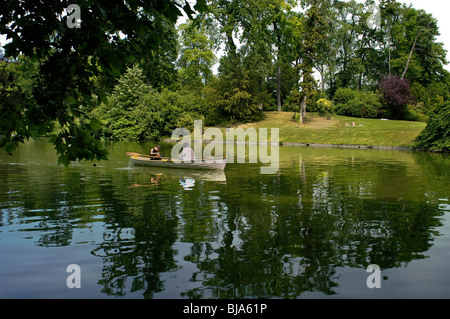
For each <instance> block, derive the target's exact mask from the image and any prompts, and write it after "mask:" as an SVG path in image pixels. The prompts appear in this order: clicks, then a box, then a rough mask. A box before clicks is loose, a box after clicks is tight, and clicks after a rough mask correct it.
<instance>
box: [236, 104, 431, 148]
mask: <svg viewBox="0 0 450 319" xmlns="http://www.w3.org/2000/svg"><path fill="white" fill-rule="evenodd" d="M265 115H266V116H265V119H264V120H261V121H259V122H255V123H246V124H242V125H239V127H242V128H243V129H246V128H249V127H253V128H255V129H259V128H268V129H269V128H279V139H280V140H279V141H280V143H302V144H305V143H310V144H335V145H370V146H393V147H410V146H411V144H412V142H413V141H414V139H415V138H416V137H417V135H419V133H420V132H421V131H422V130H423V129H424V128H425V126H426V123H422V122H409V121H393V120H387V121H386V120H380V119H362V118H354V117H345V116H338V115H334V116H332V118H331V119H329V120H327V119H326V118H324V117H320V116H319V115H318V114H317V113H307V115H306V118H305V123H304V124H300V126H299V125H298V122H296V121H295V120H294V119H293V115H294V114H293V113H291V112H265ZM353 122H355V124H356V126H352V123H353ZM346 124H347V125H348V126H347V125H346Z"/></svg>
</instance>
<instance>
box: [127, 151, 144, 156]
mask: <svg viewBox="0 0 450 319" xmlns="http://www.w3.org/2000/svg"><path fill="white" fill-rule="evenodd" d="M127 156H141V154H139V153H134V152H128V153H127Z"/></svg>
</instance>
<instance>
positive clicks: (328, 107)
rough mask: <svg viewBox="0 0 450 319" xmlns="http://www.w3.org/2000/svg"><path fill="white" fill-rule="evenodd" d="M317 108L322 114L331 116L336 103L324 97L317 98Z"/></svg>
mask: <svg viewBox="0 0 450 319" xmlns="http://www.w3.org/2000/svg"><path fill="white" fill-rule="evenodd" d="M316 109H317V112H319V114H320V115H322V116H327V117H330V116H331V114H333V112H334V105H333V102H332V101H330V100H327V99H324V98H322V99H319V100H317V102H316Z"/></svg>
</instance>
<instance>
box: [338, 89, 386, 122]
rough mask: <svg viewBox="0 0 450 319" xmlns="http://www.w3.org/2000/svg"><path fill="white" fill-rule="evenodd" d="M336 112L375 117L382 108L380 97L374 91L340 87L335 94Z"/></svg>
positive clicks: (346, 114)
mask: <svg viewBox="0 0 450 319" xmlns="http://www.w3.org/2000/svg"><path fill="white" fill-rule="evenodd" d="M334 101H335V102H336V114H339V115H345V116H353V117H368V118H374V117H377V115H378V110H379V109H380V108H381V103H380V101H379V97H378V95H377V94H376V93H374V92H364V91H355V90H352V89H349V88H340V89H338V90H337V91H336V94H335V96H334Z"/></svg>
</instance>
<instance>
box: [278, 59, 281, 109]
mask: <svg viewBox="0 0 450 319" xmlns="http://www.w3.org/2000/svg"><path fill="white" fill-rule="evenodd" d="M277 111H278V112H281V66H280V64H278V69H277Z"/></svg>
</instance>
